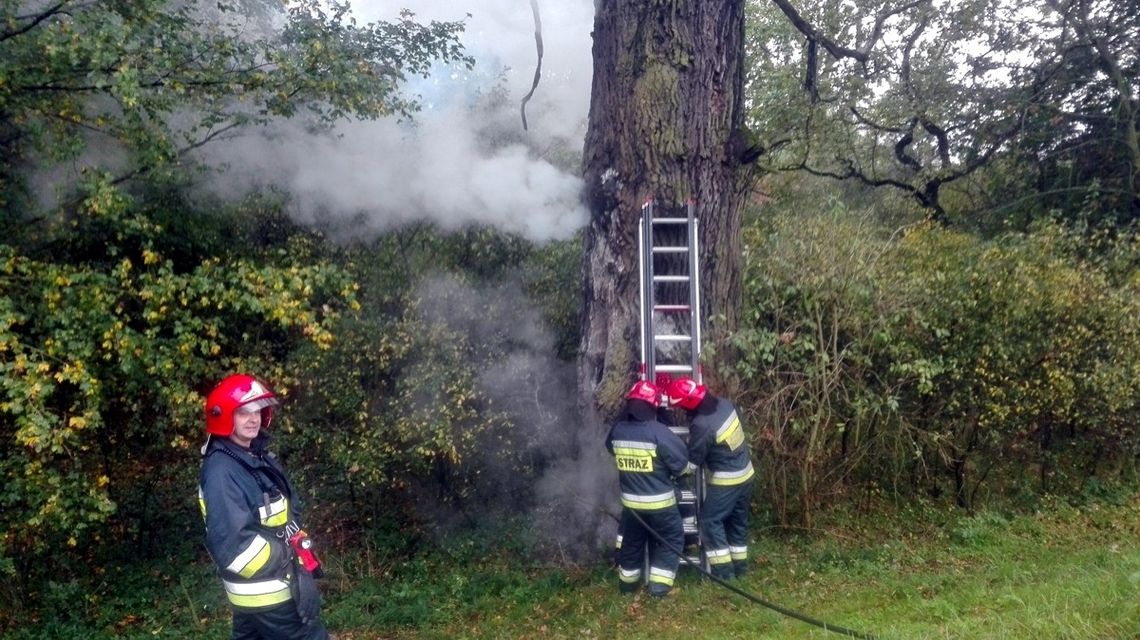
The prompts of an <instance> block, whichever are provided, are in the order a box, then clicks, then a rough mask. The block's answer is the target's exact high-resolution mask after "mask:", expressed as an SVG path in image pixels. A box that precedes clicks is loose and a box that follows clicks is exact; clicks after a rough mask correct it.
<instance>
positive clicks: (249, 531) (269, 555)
mask: <svg viewBox="0 0 1140 640" xmlns="http://www.w3.org/2000/svg"><path fill="white" fill-rule="evenodd" d="M198 500H199V506H200V507H201V509H202V515H203V517H204V518H205V520H206V548H207V549H208V550H209V551H210V555H211V556H212V557H213V559H214V562H215V563H216V564H217V565H218V569H219V570H220V571H221V574H222V583H223V584H224V586H225V589H226V596H227V597H228V598H229V601H230V604H232V605H233V607H234V608H235V609H239V610H243V611H256V610H259V609H265V608H268V607H272V606H276V605H278V604H280V603H282V602H286V601H289V600H291V599H292V598H293V595H292V592H291V589H290V586H291V583H292V582H293V581H294V579H295V578H296V576H295V575H294V574H295V566H294V563H293V550H292V548H291V547H290V546H289V542H288V538H289V535H290V534H292V533H295V532H296V531H297V530H299V528H300V522H301V516H300V513H299V512H298V510H297V505H296V504H295V494H294V492H293V487H292V485H290V484H289V481H288V479H287V478H286V476H285V470H284V469H283V468H282V466H281V463H280V462H278V461H277V458H276V457H275V456H274V455H273V454H271V453H269V452H267V451H266V450H265V439H264V436H259V437H258V438H257V439H256V440H254V442H253V445H252V446H251V447H250V448H249V449H244V448H242V447H239V446H237V445H236V444H234V443H233V442H231V441H229V440H228V439H225V438H218V437H212V438H210V443H209V445H208V447H207V448H206V452H205V461H204V462H203V463H202V472H201V476H200V478H199V485H198Z"/></svg>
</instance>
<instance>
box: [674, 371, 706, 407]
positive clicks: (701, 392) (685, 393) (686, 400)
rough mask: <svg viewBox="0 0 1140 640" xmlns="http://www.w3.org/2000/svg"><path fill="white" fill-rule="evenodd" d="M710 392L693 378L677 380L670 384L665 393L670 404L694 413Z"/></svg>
mask: <svg viewBox="0 0 1140 640" xmlns="http://www.w3.org/2000/svg"><path fill="white" fill-rule="evenodd" d="M707 391H708V389H707V388H705V385H703V384H700V383H698V382H697V381H696V380H693V379H692V378H677V379H676V380H674V381H673V382H671V383H669V387H668V389H666V391H665V397H666V398H668V400H669V404H671V405H672V404H675V405H678V406H680V407H681V408H682V409H686V410H689V411H692V410H693V409H696V408H697V405H699V404H700V403H701V400H704V399H705V393H706V392H707Z"/></svg>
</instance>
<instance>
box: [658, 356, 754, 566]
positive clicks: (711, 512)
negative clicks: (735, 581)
mask: <svg viewBox="0 0 1140 640" xmlns="http://www.w3.org/2000/svg"><path fill="white" fill-rule="evenodd" d="M665 397H666V399H667V400H668V402H669V404H671V405H673V406H678V407H681V408H682V409H684V410H686V411H687V412H689V414H690V415H691V416H692V424H690V425H689V442H688V450H689V463H690V464H692V465H693V466H694V467H700V466H704V467H705V468H706V469H707V472H706V473H705V474H704V475H705V499H704V501H703V502H702V503H701V513H700V526H701V543H702V545H703V546H704V548H705V555H706V556H707V558H708V561H709V568H710V569H712V573H713V575H714V576H716V577H718V578H734V577H740V576H743V575H744V574H745V572H747V570H748V517H749V512H750V509H751V506H752V477H753V476H754V475H755V471H754V470H753V468H752V453H751V448H750V447H749V444H748V438H747V434H746V433H745V432H744V425H743V424H742V423H741V421H740V416H739V415H738V414H737V412H736V407H734V406H733V405H732V403H731V402H729V401H727V400H725V399H723V398H718V397H716V396H714V395H713V394H711V393H709V392H708V389H707V388H705V386H704V385H703V384H700V383H698V382H697V381H696V380H693V379H692V378H678V379H676V380H674V381H672V382H671V383H670V384H669V387H668V388H667V389H666V391H665Z"/></svg>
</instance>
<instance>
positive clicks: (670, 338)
mask: <svg viewBox="0 0 1140 640" xmlns="http://www.w3.org/2000/svg"><path fill="white" fill-rule="evenodd" d="M653 339H654V340H657V341H659V342H688V341H689V340H692V339H693V336H678V335H667V336H653Z"/></svg>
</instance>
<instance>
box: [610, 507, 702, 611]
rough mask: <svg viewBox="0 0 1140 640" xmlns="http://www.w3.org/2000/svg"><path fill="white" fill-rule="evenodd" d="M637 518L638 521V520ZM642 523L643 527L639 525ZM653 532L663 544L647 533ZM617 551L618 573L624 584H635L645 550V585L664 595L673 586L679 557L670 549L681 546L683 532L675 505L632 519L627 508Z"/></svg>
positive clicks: (634, 516) (623, 512) (623, 510)
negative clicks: (646, 576)
mask: <svg viewBox="0 0 1140 640" xmlns="http://www.w3.org/2000/svg"><path fill="white" fill-rule="evenodd" d="M639 516H640V520H639V519H638V517H639ZM642 521H644V522H645V524H642ZM646 526H648V527H649V528H651V529H653V531H654V532H656V533H657V536H660V537H661V538H662V540H664V543H662V542H661V541H659V540H658V539H657V537H656V536H654V535H653V534H652V533H650V532H649V529H647V528H646ZM620 527H621V533H622V541H621V549H620V550H619V551H618V570H619V572H620V575H621V580H622V582H623V583H624V584H630V583H636V582H638V581H639V580H640V579H641V567H642V564H643V563H644V559H645V555H644V554H645V551H646V548H648V550H649V584H650V586H651V587H653V585H658V586H657V589H658V590H664V591H667V590H668V588H669V587H672V586H673V580H674V579H675V578H676V576H677V567H678V566H679V565H680V563H681V557H680V556H679V555H677V552H676V551H674V549H680V548H681V547H682V546H684V544H685V532H684V529H683V527H682V524H681V512H680V511H679V510H678V509H677V506H676V505H673V506H670V507H667V508H665V509H657V510H655V511H638V512H637V514H636V515H634V512H633V511H632V510H630V509H629V508H623V509H622V512H621V524H620Z"/></svg>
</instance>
